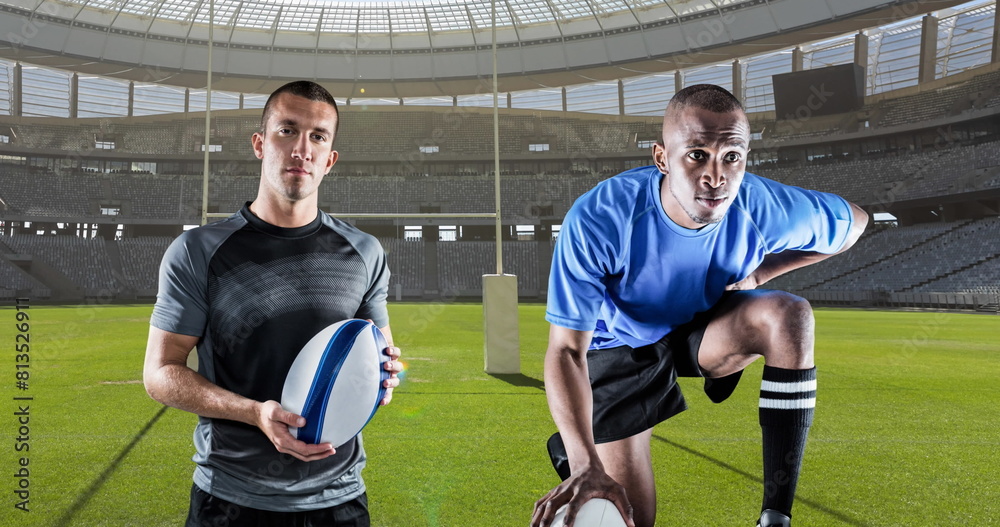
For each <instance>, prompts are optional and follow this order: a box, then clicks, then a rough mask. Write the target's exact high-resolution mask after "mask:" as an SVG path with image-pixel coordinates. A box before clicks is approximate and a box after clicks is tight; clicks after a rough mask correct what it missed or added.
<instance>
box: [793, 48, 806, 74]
mask: <svg viewBox="0 0 1000 527" xmlns="http://www.w3.org/2000/svg"><path fill="white" fill-rule="evenodd" d="M805 62H806V61H805V53H804V52H803V51H802V48H800V47H799V46H795V48H793V49H792V71H802V69H803V66H805Z"/></svg>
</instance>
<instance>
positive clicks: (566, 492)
mask: <svg viewBox="0 0 1000 527" xmlns="http://www.w3.org/2000/svg"><path fill="white" fill-rule="evenodd" d="M592 336H593V332H592V331H577V330H572V329H567V328H564V327H560V326H557V325H555V324H552V325H551V326H550V329H549V345H548V349H547V351H546V353H545V394H546V398H547V399H548V403H549V409H550V411H551V412H552V418H553V420H554V421H555V423H556V426H557V427H558V428H559V432H560V434H561V435H562V437H563V442H564V443H565V445H566V453H567V454H568V457H569V463H570V472H571V473H572V476H570V478H569V479H567V480H566V481H563V482H562V483H560V484H559V485H558V486H557V487H556V488H554V489H552V490H551V491H550V492H549V493H548V494H546V495H545V496H543V497H542V498H541V499H540V500H538V501H537V502H536V503H535V510H534V514H533V515H532V518H531V525H532V527H547V526H548V525H550V524H551V523H552V520H553V518H554V517H555V514H556V511H557V510H558V509H559V508H560V507H561V506H563V505H564V504H567V503H568V504H569V505H568V507H567V511H566V516H565V525H566V526H567V527H571V526H572V524H573V519H574V518H575V517H576V514H577V511H578V510H579V508H580V507H581V506H582V505H583V504H584V503H585V502H586V501H587V500H589V499H591V498H605V499H608V500H611V502H613V503H614V504H615V505H616V506H617V507H618V509H619V511H621V513H622V516H623V517H625V518H627V524H628V525H629V526H630V527H634V526H635V523H634V522H633V521H632V506H631V505H630V504H629V502H628V498H627V497H626V496H625V489H624V488H623V487H622V486H621V485H620V484H618V483H617V482H616V481H615V480H613V479H612V478H611V477H610V476H608V474H607V472H606V471H605V469H604V464H603V463H602V462H601V459H600V457H599V456H598V453H597V447H596V446H595V445H594V432H593V422H592V417H591V416H592V413H593V392H592V390H591V387H590V380H589V375H588V371H587V349H588V348H589V347H590V340H591V338H592Z"/></svg>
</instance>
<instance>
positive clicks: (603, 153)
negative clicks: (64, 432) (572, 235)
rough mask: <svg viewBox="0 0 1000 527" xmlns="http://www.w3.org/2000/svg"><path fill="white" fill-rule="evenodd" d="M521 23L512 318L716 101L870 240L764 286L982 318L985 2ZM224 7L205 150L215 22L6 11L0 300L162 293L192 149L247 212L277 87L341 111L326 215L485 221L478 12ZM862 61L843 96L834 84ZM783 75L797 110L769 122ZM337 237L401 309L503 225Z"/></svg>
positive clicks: (480, 260)
mask: <svg viewBox="0 0 1000 527" xmlns="http://www.w3.org/2000/svg"><path fill="white" fill-rule="evenodd" d="M105 4H107V5H105ZM529 4H530V2H523V3H522V2H517V3H515V2H504V3H503V6H504V9H503V10H502V11H503V14H502V15H500V16H498V31H497V33H498V42H499V43H500V46H499V47H500V49H501V50H502V53H499V54H498V59H499V60H498V67H499V69H500V73H501V75H500V90H501V93H500V106H501V109H500V117H499V125H500V137H501V144H500V157H501V191H502V192H501V194H502V200H501V209H502V214H503V229H502V236H503V242H504V268H505V270H506V271H507V272H511V273H514V274H517V275H518V276H519V278H520V280H519V287H520V294H521V296H522V298H525V299H544V297H545V286H546V279H545V278H546V277H547V275H548V265H549V261H550V258H551V251H552V240H553V239H554V237H555V236H557V235H558V228H559V224H560V223H561V218H562V217H563V216H564V214H565V212H566V210H567V209H568V207H569V206H570V205H571V204H572V202H573V200H574V199H575V198H576V197H577V196H579V195H580V194H582V193H583V192H585V191H586V190H587V189H589V188H590V187H592V186H593V185H594V184H596V183H597V182H599V181H600V180H602V179H605V178H607V177H610V176H613V175H614V174H616V173H618V172H620V171H622V170H625V169H628V168H631V167H635V166H642V165H646V164H649V162H650V152H649V149H650V147H651V144H652V142H653V141H655V140H656V139H657V138H658V137H659V126H660V121H661V117H660V115H661V112H662V109H663V106H664V105H665V103H666V100H667V99H668V98H669V97H670V95H671V94H672V93H673V92H674V91H675V90H676V89H677V88H679V87H683V86H685V85H690V84H695V83H699V82H712V83H715V84H720V85H722V86H725V87H727V88H728V89H731V90H732V91H733V92H734V93H736V94H737V95H738V96H739V97H740V98H741V99H742V100H743V101H744V102H745V104H746V106H747V108H748V110H749V111H750V118H751V128H752V131H753V134H754V136H753V142H752V145H751V146H752V148H753V151H752V152H751V158H750V160H749V166H748V170H749V171H752V172H755V173H758V174H761V175H764V176H767V177H771V178H773V179H777V180H779V181H783V182H786V183H791V184H795V185H800V186H804V187H810V188H817V189H819V190H824V191H830V192H836V193H838V194H841V195H843V196H845V197H846V198H847V199H849V200H851V201H854V202H856V203H858V204H860V205H862V206H863V207H865V209H866V210H868V211H869V212H871V213H874V214H876V216H875V217H876V219H877V220H881V221H878V222H877V223H876V225H875V226H874V228H872V229H869V231H868V233H866V235H865V236H864V237H863V238H862V239H861V240H860V241H859V244H858V246H857V248H855V249H854V250H852V251H850V252H849V253H847V254H845V255H841V256H839V257H837V258H833V259H830V260H827V261H824V262H822V263H821V264H819V265H816V266H812V267H809V268H806V269H803V270H800V271H798V272H796V273H793V274H791V275H788V276H786V277H782V278H780V279H779V280H777V281H776V282H775V283H774V286H775V287H780V288H784V289H788V290H791V291H795V292H797V293H799V294H802V295H804V296H806V297H807V298H810V299H811V300H813V301H814V302H819V303H832V304H843V305H896V306H911V305H916V306H927V307H955V308H963V309H983V310H990V309H992V310H996V309H997V303H998V301H997V297H998V295H1000V291H998V284H1000V241H998V240H1000V217H998V215H1000V118H998V117H1000V51H998V40H1000V39H998V38H997V33H998V31H1000V30H998V28H1000V23H998V20H997V11H996V3H995V2H984V1H977V2H966V3H962V2H872V1H860V0H859V1H856V2H846V3H845V2H832V1H830V2H812V1H807V2H791V1H789V0H785V1H770V2H764V1H746V2H739V1H729V2H726V1H721V2H720V1H715V2H683V3H682V2H660V3H657V4H651V3H646V4H644V3H642V2H624V1H623V2H621V3H619V4H615V3H602V4H601V5H600V6H597V4H595V3H592V2H582V3H581V2H569V1H567V2H562V3H560V2H542V3H539V5H538V6H534V7H532V5H534V4H531V5H529ZM543 4H544V6H542V5H543ZM605 4H606V5H605ZM217 5H218V7H217V11H216V13H215V17H214V20H215V23H216V24H217V25H218V26H219V27H218V28H216V31H217V33H215V45H214V46H213V50H214V51H213V53H215V54H217V55H218V57H217V62H215V64H216V65H217V66H216V67H213V70H214V71H215V72H216V75H213V86H215V87H216V88H218V89H219V90H220V91H216V92H214V93H213V94H212V98H211V100H212V114H211V121H210V133H209V134H208V138H207V140H206V137H205V114H204V110H205V107H206V100H207V98H208V97H207V94H206V93H205V90H204V87H205V72H204V70H205V65H204V63H203V62H200V61H201V60H202V57H204V56H206V54H207V50H208V45H207V43H208V41H207V40H206V33H205V32H206V30H207V29H206V26H207V22H208V20H210V17H209V16H208V14H207V11H206V9H207V7H206V6H207V4H203V3H198V4H190V3H182V2H175V3H171V2H162V1H159V2H104V3H102V2H79V3H76V2H60V3H58V4H54V3H48V2H44V1H43V2H9V1H5V2H0V11H3V13H4V17H3V19H2V20H3V22H2V24H0V40H6V42H7V45H6V47H5V48H4V49H2V50H0V56H2V57H6V58H5V59H2V62H0V176H2V180H3V184H2V186H0V298H4V299H12V298H14V297H16V296H24V295H29V296H32V297H33V298H39V299H45V298H47V299H50V300H52V301H73V300H80V299H85V298H97V299H115V300H137V299H138V300H143V299H150V298H152V296H154V295H155V290H156V283H155V277H156V266H157V263H158V261H159V258H160V256H161V255H162V253H163V251H164V250H165V248H166V245H167V244H168V243H169V242H170V240H171V239H172V238H173V237H175V236H176V235H177V234H179V233H180V232H181V231H182V230H183V229H184V228H186V227H188V226H191V225H194V224H197V223H199V222H200V219H201V215H202V210H201V207H202V206H201V204H202V199H203V190H202V163H203V161H202V159H203V157H204V149H205V148H206V145H207V148H208V150H209V152H210V154H209V157H210V165H209V166H210V179H209V183H210V184H209V190H208V211H209V212H213V213H225V212H233V211H235V210H236V209H237V208H239V207H240V206H241V205H242V203H243V202H244V201H245V200H248V199H252V198H253V196H254V195H255V194H256V186H257V181H258V174H259V168H258V164H257V162H256V160H255V159H254V158H253V156H252V153H251V151H250V144H249V136H250V134H251V133H252V132H253V131H254V130H255V129H256V127H257V126H258V123H259V113H260V110H259V108H260V106H261V105H262V103H263V96H262V95H261V93H262V92H263V93H266V92H267V91H268V90H269V89H271V88H272V87H274V86H276V85H278V84H279V83H280V82H283V80H284V79H285V78H288V77H296V76H303V77H312V78H316V79H318V80H321V81H322V82H323V83H324V84H325V85H328V86H329V87H330V88H331V89H332V91H334V93H335V95H337V97H338V100H339V101H340V102H342V104H343V105H344V106H343V108H342V124H341V131H340V135H339V137H338V138H337V143H336V147H337V149H338V150H339V151H340V152H341V161H340V162H338V164H337V165H336V166H335V167H334V171H333V172H332V173H331V175H330V176H328V179H327V181H326V182H325V183H324V185H323V186H322V188H321V191H320V192H321V195H320V205H321V207H322V208H323V209H324V210H326V211H329V212H331V213H333V214H335V215H336V214H345V215H346V214H352V213H382V214H386V215H393V214H419V213H430V214H433V213H455V214H462V213H468V214H473V213H481V212H489V211H492V210H493V206H494V204H493V192H492V189H493V180H492V173H493V147H492V126H493V122H492V109H491V108H487V106H488V105H492V95H486V94H484V93H483V79H484V78H485V77H486V70H484V69H483V67H482V61H483V57H484V56H485V57H488V51H489V49H488V48H489V46H488V42H489V39H488V38H487V37H488V33H489V31H488V30H487V29H488V28H487V29H484V25H483V20H484V19H483V15H482V13H483V9H485V8H484V6H489V3H485V4H483V3H475V2H470V3H465V4H455V3H452V4H439V3H433V2H427V3H416V2H410V3H403V2H397V3H372V4H357V3H344V4H337V3H319V2H317V3H308V2H306V3H301V5H298V4H296V6H292V5H287V6H280V5H279V6H278V7H276V8H273V7H272V8H268V9H270V10H264V9H263V8H262V7H261V6H263V5H264V4H260V5H257V4H255V3H253V2H229V3H226V2H218V4H217ZM268 5H271V4H268ZM53 6H56V7H53ZM184 6H187V10H185V8H184ZM540 6H541V7H540ZM615 6H617V7H615ZM793 6H795V7H793ZM803 6H807V7H809V9H803V10H801V11H799V10H800V9H802V8H803ZM459 7H463V9H459ZM258 8H260V9H261V11H260V12H259V13H258V15H259V16H257V17H256V18H254V17H251V16H250V15H249V14H248V13H251V12H253V11H254V9H258ZM821 8H822V9H821ZM338 9H343V10H346V11H344V13H347V14H343V13H341V11H338ZM456 10H458V11H456ZM459 12H464V13H465V14H466V16H465V17H461V16H459V15H456V14H455V13H459ZM226 13H228V14H226ZM765 14H767V15H769V18H768V17H765V16H764V15H765ZM435 17H439V18H435ZM449 17H450V18H449ZM765 18H767V20H765ZM456 19H458V21H456ZM302 20H305V21H307V22H302V23H301V24H299V25H296V24H297V23H298V22H296V21H302ZM345 20H347V21H350V20H353V23H347V22H344V21H345ZM421 20H423V22H421ZM441 20H451V22H449V23H450V24H452V26H447V27H445V25H439V24H445V22H441ZM486 20H487V22H488V18H487V19H486ZM308 21H311V22H308ZM140 22H141V23H140ZM310 24H311V25H310ZM337 24H339V25H337ZM380 24H381V25H380ZM421 24H423V25H421ZM595 28H596V29H595ZM713 28H715V29H713ZM4 35H6V36H5V37H4ZM665 35H670V37H667V36H665ZM677 35H682V36H683V37H684V38H680V39H678V38H677V37H676V36H677ZM702 35H710V36H711V40H709V37H706V36H702ZM309 39H311V41H310V42H311V43H310V44H308V45H307V44H304V43H303V42H305V41H306V40H309ZM672 39H673V40H672ZM699 39H700V40H699ZM675 40H676V41H675ZM296 42H299V43H300V44H298V45H296ZM344 42H348V43H350V42H353V44H352V45H348V46H346V47H345V46H343V45H342V44H343V43H344ZM164 43H170V44H169V46H173V45H174V44H176V45H178V46H179V47H178V48H177V49H178V50H181V51H180V52H167V51H164V50H169V49H173V48H171V47H169V46H168V45H167V44H164ZM362 44H364V45H362ZM164 46H166V47H164ZM671 46H674V47H671ZM600 50H603V51H600ZM289 53H290V55H287V56H286V54H289ZM251 57H253V58H251ZM560 57H561V59H560ZM329 61H334V62H329ZM336 61H340V62H336ZM463 61H467V62H463ZM440 63H446V64H448V66H447V67H445V66H438V65H439V64H440ZM251 64H257V65H261V64H267V68H269V69H266V73H265V72H264V71H261V70H259V69H258V70H256V71H257V72H258V73H257V74H256V75H254V74H252V73H253V71H255V70H254V69H253V68H252V67H251V66H250V65H251ZM199 65H201V67H200V68H199ZM851 65H853V68H852V69H853V71H854V72H856V75H855V76H856V78H854V79H853V81H852V82H854V84H852V85H851V86H849V87H848V88H843V89H842V88H837V89H833V88H832V86H833V82H835V81H837V80H838V77H837V76H840V75H841V73H839V72H842V71H846V70H836V68H838V67H848V68H850V67H851ZM56 66H58V67H56ZM348 66H350V67H348ZM831 67H832V69H830V68H831ZM241 68H242V69H241ZM283 68H284V69H283ZM449 68H450V69H449ZM320 71H322V72H323V75H320V74H319V72H320ZM827 73H829V75H827V76H826V77H823V75H824V74H827ZM807 74H813V75H819V77H816V78H818V79H819V80H818V81H817V80H812V81H809V80H808V77H807V76H806V75H807ZM421 75H422V76H421ZM831 75H832V76H831ZM773 76H778V77H777V78H773ZM803 79H806V81H803ZM584 80H587V81H588V82H582V81H584ZM783 80H789V82H791V83H792V84H790V86H791V87H792V89H793V92H797V93H799V94H801V95H803V98H802V100H801V102H797V103H791V106H789V104H790V100H789V99H788V98H787V97H779V98H778V100H777V104H776V100H775V99H776V97H775V94H774V90H775V89H780V88H781V86H782V84H781V83H782V82H783ZM841 80H842V79H841ZM796 82H799V83H801V82H806V84H799V85H796V84H795V83H796ZM796 86H797V88H796ZM854 88H856V89H854ZM362 89H364V90H365V91H364V92H361V90H362ZM845 94H848V95H851V94H853V95H854V97H853V100H850V99H851V98H850V97H848V98H847V99H843V97H842V96H843V95H845ZM840 104H845V105H846V106H844V107H840V106H838V105H840ZM352 221H355V222H356V223H357V224H358V225H359V227H361V228H363V229H364V230H366V231H368V232H370V233H372V234H374V235H376V236H378V237H379V238H380V240H382V242H383V245H384V246H385V248H386V250H387V252H388V254H389V262H390V266H391V268H392V269H393V273H394V274H393V280H392V283H391V291H390V292H391V294H392V295H394V296H396V297H397V298H401V299H434V300H439V299H454V298H471V297H478V296H479V295H480V294H481V275H482V274H484V273H489V272H492V268H493V265H494V264H493V258H494V256H493V252H494V245H495V237H496V235H495V231H494V229H493V226H492V221H493V220H489V219H476V218H464V219H442V218H383V219H356V220H352Z"/></svg>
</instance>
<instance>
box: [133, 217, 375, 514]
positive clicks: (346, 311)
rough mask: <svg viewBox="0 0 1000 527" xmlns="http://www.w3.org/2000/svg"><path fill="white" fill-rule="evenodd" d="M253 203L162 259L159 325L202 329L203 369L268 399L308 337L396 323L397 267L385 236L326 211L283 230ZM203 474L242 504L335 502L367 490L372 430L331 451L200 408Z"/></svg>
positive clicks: (205, 483) (276, 395) (200, 480)
mask: <svg viewBox="0 0 1000 527" xmlns="http://www.w3.org/2000/svg"><path fill="white" fill-rule="evenodd" d="M248 206H249V203H248V204H247V205H246V206H244V207H243V208H242V209H241V210H240V211H239V212H238V213H236V214H234V215H233V216H230V217H229V218H227V219H225V220H223V221H220V222H218V223H213V224H209V225H205V226H203V227H199V228H197V229H192V230H190V231H187V232H185V233H183V234H182V235H181V236H179V237H178V238H177V239H176V240H174V242H173V243H172V244H171V245H170V248H169V249H168V250H167V252H166V254H165V255H164V257H163V261H162V263H161V264H160V277H159V292H158V294H157V297H156V305H155V306H154V308H153V315H152V318H151V320H150V324H152V325H153V326H155V327H157V328H160V329H162V330H165V331H169V332H173V333H180V334H184V335H191V336H197V337H200V339H199V341H198V372H199V373H200V374H201V375H203V376H205V377H206V378H207V379H208V380H209V381H211V382H212V383H214V384H216V385H218V386H220V387H222V388H225V389H227V390H230V391H233V392H235V393H237V394H240V395H243V396H245V397H248V398H250V399H254V400H257V401H267V400H276V401H280V399H281V390H282V387H283V385H284V380H285V374H286V373H287V372H288V370H289V368H290V367H291V364H292V361H294V359H295V356H296V354H297V353H298V351H299V350H300V349H301V348H302V346H303V345H304V344H305V343H306V342H308V341H309V339H310V338H312V336H313V335H315V334H316V333H318V332H319V331H320V330H322V329H323V328H325V327H327V326H329V325H330V324H333V323H335V322H338V321H341V320H345V319H348V318H361V319H371V320H372V321H374V322H375V324H377V325H378V326H379V327H385V326H387V325H388V324H389V316H388V312H387V310H386V295H387V290H388V282H389V269H388V267H387V266H386V259H385V251H383V249H382V247H381V246H380V245H379V243H378V241H377V240H376V239H375V238H374V237H372V236H370V235H368V234H365V233H363V232H361V231H359V230H358V229H356V228H355V227H353V226H351V225H349V224H346V223H344V222H342V221H339V220H336V219H333V218H331V217H330V216H328V215H326V214H324V213H322V212H320V213H319V214H318V216H317V218H316V220H314V221H313V222H312V223H310V224H309V225H306V226H303V227H299V228H292V229H288V228H282V227H276V226H274V225H271V224H268V223H266V222H264V221H263V220H261V219H260V218H257V217H256V216H255V215H254V214H253V213H252V212H250V210H249V207H248ZM194 443H195V449H196V453H195V455H194V461H195V463H197V467H196V468H195V473H194V482H195V484H196V485H197V486H198V487H199V488H201V489H202V490H204V491H205V492H208V493H209V494H212V495H213V496H216V497H219V498H222V499H224V500H227V501H231V502H233V503H236V504H239V505H244V506H248V507H253V508H256V509H263V510H272V511H301V510H312V509H319V508H325V507H332V506H334V505H338V504H340V503H343V502H346V501H349V500H352V499H354V498H356V497H357V496H359V495H360V494H361V493H363V492H364V491H365V486H364V481H363V480H362V478H361V469H362V468H363V467H364V465H365V459H366V458H365V453H364V449H363V448H362V444H361V436H360V435H359V436H358V437H357V438H356V439H354V440H352V441H350V442H348V443H347V444H345V445H342V446H341V447H339V448H338V449H337V453H336V454H334V455H333V456H330V457H329V458H326V459H323V460H320V461H312V462H303V461H299V460H297V459H295V458H294V457H292V456H289V455H287V454H281V453H279V452H278V451H277V450H276V449H275V447H274V445H273V444H271V442H270V440H268V438H267V436H265V435H264V433H263V432H261V431H260V429H258V428H257V427H254V426H251V425H247V424H244V423H240V422H236V421H230V420H226V419H209V418H205V417H199V418H198V425H197V427H196V428H195V433H194Z"/></svg>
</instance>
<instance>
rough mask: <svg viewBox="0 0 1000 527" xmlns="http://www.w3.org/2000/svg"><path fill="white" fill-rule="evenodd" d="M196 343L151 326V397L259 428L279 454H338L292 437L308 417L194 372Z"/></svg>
mask: <svg viewBox="0 0 1000 527" xmlns="http://www.w3.org/2000/svg"><path fill="white" fill-rule="evenodd" d="M197 343H198V337H193V336H190V335H181V334H178V333H171V332H169V331H164V330H162V329H159V328H157V327H154V326H150V328H149V340H148V342H147V344H146V359H145V363H144V365H143V382H144V383H145V385H146V393H148V394H149V396H150V397H152V398H153V399H155V400H157V401H159V402H161V403H163V404H165V405H167V406H172V407H174V408H177V409H180V410H184V411H187V412H191V413H194V414H197V415H200V416H203V417H209V418H218V419H229V420H232V421H240V422H243V423H247V424H250V425H253V426H256V427H258V428H260V429H261V431H262V432H264V434H265V435H267V437H268V439H270V440H271V443H273V444H274V446H275V448H276V449H278V451H279V452H282V453H286V454H289V455H292V456H294V457H295V458H297V459H300V460H302V461H316V460H319V459H324V458H326V457H329V456H331V455H333V454H334V449H333V446H332V445H330V444H329V443H322V444H318V445H312V444H308V443H305V442H303V441H299V440H297V439H295V438H294V437H292V434H291V433H290V432H289V431H288V427H289V426H295V427H301V426H305V419H304V418H303V417H302V416H300V415H296V414H293V413H291V412H288V411H285V410H284V409H282V408H281V405H280V404H279V403H278V402H277V401H264V402H259V401H254V400H251V399H248V398H246V397H243V396H241V395H239V394H236V393H234V392H231V391H229V390H226V389H223V388H220V387H219V386H217V385H215V384H212V383H211V382H209V380H208V379H206V378H205V377H203V376H202V375H200V374H198V372H196V371H194V370H192V369H191V368H189V367H188V366H187V358H188V355H189V354H190V353H191V351H192V350H193V349H194V347H195V345H196V344H197ZM394 362H397V363H398V361H394ZM387 382H388V381H387Z"/></svg>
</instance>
